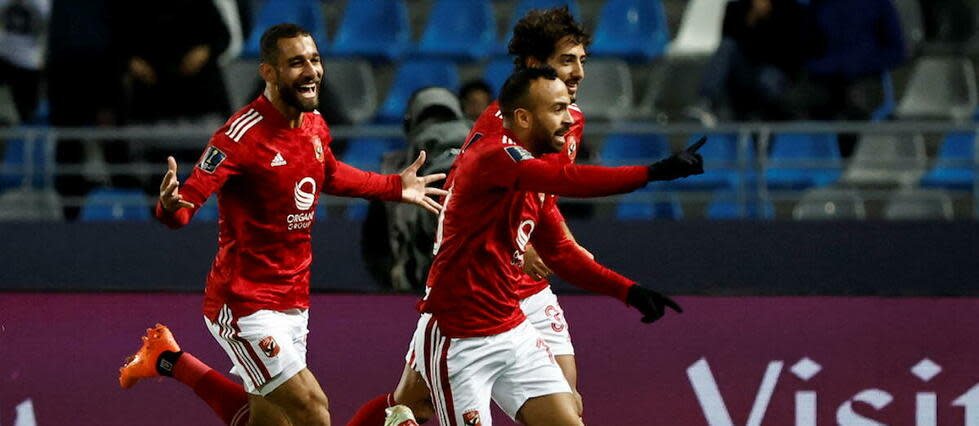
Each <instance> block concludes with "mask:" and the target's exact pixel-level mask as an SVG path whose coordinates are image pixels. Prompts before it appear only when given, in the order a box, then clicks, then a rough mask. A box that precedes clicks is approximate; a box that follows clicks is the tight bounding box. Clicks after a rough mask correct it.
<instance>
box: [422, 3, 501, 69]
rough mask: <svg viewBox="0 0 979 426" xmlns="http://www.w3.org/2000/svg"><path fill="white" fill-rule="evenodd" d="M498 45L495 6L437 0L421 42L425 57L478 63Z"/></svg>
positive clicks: (429, 15)
mask: <svg viewBox="0 0 979 426" xmlns="http://www.w3.org/2000/svg"><path fill="white" fill-rule="evenodd" d="M495 44H496V22H495V21H494V18H493V7H492V5H490V3H489V1H487V0H436V2H435V5H434V6H432V10H431V12H430V13H429V14H428V24H427V25H426V27H425V31H424V32H423V33H422V37H421V41H419V43H418V53H419V54H421V55H423V56H431V57H446V58H450V59H453V60H456V61H475V60H478V59H482V58H484V57H486V56H487V55H488V54H489V53H490V51H491V50H492V49H493V47H494V45H495Z"/></svg>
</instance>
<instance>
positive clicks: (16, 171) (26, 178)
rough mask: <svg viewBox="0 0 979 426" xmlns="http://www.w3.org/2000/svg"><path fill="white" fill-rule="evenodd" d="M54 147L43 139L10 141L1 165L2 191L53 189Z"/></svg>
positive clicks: (5, 147)
mask: <svg viewBox="0 0 979 426" xmlns="http://www.w3.org/2000/svg"><path fill="white" fill-rule="evenodd" d="M53 150H54V147H53V146H52V145H51V144H50V143H48V142H47V141H46V140H45V139H44V138H43V137H38V138H34V139H32V140H27V139H8V140H6V141H5V143H4V151H3V157H2V163H0V191H2V190H6V189H11V188H18V187H24V186H27V187H32V188H36V189H40V188H47V187H51V185H52V180H53V177H52V175H53V171H54V153H53Z"/></svg>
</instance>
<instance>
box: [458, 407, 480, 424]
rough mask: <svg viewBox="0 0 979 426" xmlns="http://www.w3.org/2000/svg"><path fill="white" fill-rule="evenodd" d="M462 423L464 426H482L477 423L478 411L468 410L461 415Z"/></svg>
mask: <svg viewBox="0 0 979 426" xmlns="http://www.w3.org/2000/svg"><path fill="white" fill-rule="evenodd" d="M462 421H463V423H465V425H466V426H483V423H482V422H480V421H479V410H469V411H466V412H465V413H462Z"/></svg>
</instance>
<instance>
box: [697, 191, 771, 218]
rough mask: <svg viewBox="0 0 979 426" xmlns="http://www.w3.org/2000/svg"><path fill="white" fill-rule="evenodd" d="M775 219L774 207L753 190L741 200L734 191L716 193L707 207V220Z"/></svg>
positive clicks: (769, 201) (764, 197) (766, 198)
mask: <svg viewBox="0 0 979 426" xmlns="http://www.w3.org/2000/svg"><path fill="white" fill-rule="evenodd" d="M774 217H775V206H774V205H773V204H772V200H771V199H769V198H768V197H767V196H761V197H759V196H758V195H757V194H755V192H754V191H753V190H749V191H747V192H746V193H745V194H744V196H743V199H742V197H739V195H738V193H737V192H735V191H717V192H716V193H714V197H713V198H712V199H711V202H710V205H708V206H707V218H708V219H712V220H728V219H764V220H770V219H773V218H774Z"/></svg>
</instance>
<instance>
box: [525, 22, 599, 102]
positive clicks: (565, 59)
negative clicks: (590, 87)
mask: <svg viewBox="0 0 979 426" xmlns="http://www.w3.org/2000/svg"><path fill="white" fill-rule="evenodd" d="M587 61H588V54H587V53H586V52H585V46H584V45H583V44H581V43H578V42H576V41H575V39H574V38H572V37H570V36H568V37H564V38H562V39H561V40H560V41H558V42H557V45H556V46H555V48H554V53H553V54H551V56H550V57H548V58H547V65H550V66H551V67H552V68H554V70H555V71H557V78H559V79H561V81H563V82H564V84H565V85H566V86H567V87H568V95H570V96H571V102H574V101H575V99H576V98H577V95H578V85H579V83H581V81H582V80H584V79H585V62H587ZM529 62H531V63H532V64H531V65H532V66H536V65H537V64H536V63H537V62H538V61H536V60H534V59H533V58H531V60H530V61H529Z"/></svg>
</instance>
